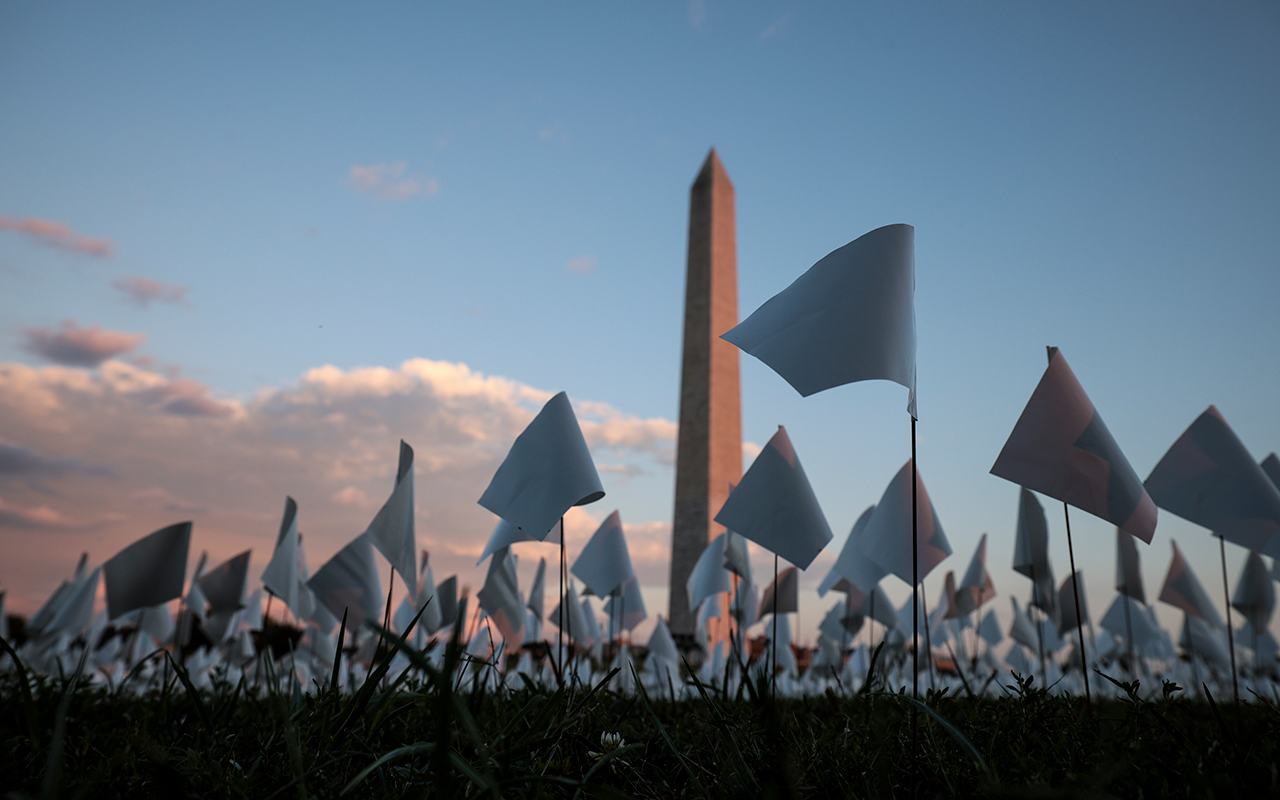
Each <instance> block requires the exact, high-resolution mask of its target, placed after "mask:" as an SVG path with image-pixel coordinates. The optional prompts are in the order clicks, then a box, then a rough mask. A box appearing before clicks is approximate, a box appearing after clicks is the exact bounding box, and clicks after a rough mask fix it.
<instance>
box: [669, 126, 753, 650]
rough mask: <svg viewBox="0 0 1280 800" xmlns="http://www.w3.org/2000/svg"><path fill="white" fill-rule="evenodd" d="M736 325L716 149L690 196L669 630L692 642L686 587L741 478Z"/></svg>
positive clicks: (733, 251) (729, 224)
mask: <svg viewBox="0 0 1280 800" xmlns="http://www.w3.org/2000/svg"><path fill="white" fill-rule="evenodd" d="M737 323H738V255H737V233H736V229H735V224H734V208H733V184H732V183H731V182H730V181H729V175H728V174H727V173H726V172H725V170H724V166H723V165H722V164H721V163H720V158H719V156H717V155H716V151H715V150H712V151H711V153H710V154H709V155H708V156H707V160H706V162H705V163H704V164H703V165H702V170H701V171H700V172H699V173H698V177H697V178H696V179H695V180H694V182H693V188H692V189H691V190H690V192H689V253H688V266H687V271H686V277H685V301H684V351H683V358H682V366H681V371H680V433H679V439H678V441H677V450H676V492H675V495H676V502H675V515H674V519H673V521H672V534H671V600H670V605H669V608H668V616H669V619H670V627H671V633H672V635H673V636H674V637H675V638H676V640H677V642H678V643H679V644H681V645H682V646H688V645H690V644H692V642H693V638H692V637H693V633H694V622H695V620H694V616H693V614H692V612H691V611H690V610H689V600H688V596H687V594H686V591H685V583H686V581H687V580H688V578H689V573H690V572H692V571H693V566H694V564H695V563H696V562H697V560H698V556H699V555H701V554H702V550H703V548H705V547H706V545H707V542H708V541H710V540H711V539H712V538H714V537H715V536H717V535H719V534H720V533H723V532H724V527H723V526H721V525H718V524H717V523H716V522H715V521H714V519H715V515H716V512H717V511H719V510H720V506H721V505H723V504H724V501H725V498H727V497H728V496H729V488H730V486H731V485H733V484H736V483H737V482H738V481H739V480H740V479H741V478H742V403H741V399H740V396H739V387H738V349H737V348H736V347H734V346H733V345H731V344H729V343H728V342H726V341H724V340H723V339H721V338H720V334H722V333H724V332H725V331H727V330H729V329H730V328H732V327H733V326H734V325H736V324H737Z"/></svg>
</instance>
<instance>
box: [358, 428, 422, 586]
mask: <svg viewBox="0 0 1280 800" xmlns="http://www.w3.org/2000/svg"><path fill="white" fill-rule="evenodd" d="M413 512H414V502H413V448H412V447H410V446H409V445H407V444H405V442H404V440H403V439H402V440H401V441H400V464H399V466H398V467H397V468H396V485H395V488H394V489H392V490H391V496H390V497H388V498H387V502H385V503H383V504H382V508H380V509H378V513H377V514H376V515H375V516H374V518H373V522H370V523H369V529H368V530H366V531H365V534H364V535H365V536H366V537H368V539H369V542H370V543H371V544H373V546H374V547H376V548H378V551H379V552H380V553H382V555H383V556H384V557H386V559H387V561H389V562H391V567H392V569H394V570H395V571H396V572H398V573H400V577H401V578H403V579H404V585H405V588H406V589H407V590H408V592H409V594H410V595H412V596H415V597H416V596H417V593H418V571H417V557H418V538H417V534H416V532H415V526H414V519H413V516H414V513H413Z"/></svg>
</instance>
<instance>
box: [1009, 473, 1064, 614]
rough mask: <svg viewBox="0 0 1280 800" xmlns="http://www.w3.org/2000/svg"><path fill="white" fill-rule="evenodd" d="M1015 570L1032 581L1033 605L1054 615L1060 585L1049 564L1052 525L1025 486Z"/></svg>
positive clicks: (1021, 490) (1021, 491)
mask: <svg viewBox="0 0 1280 800" xmlns="http://www.w3.org/2000/svg"><path fill="white" fill-rule="evenodd" d="M1013 569H1014V571H1015V572H1018V573H1020V574H1022V575H1025V576H1027V577H1028V578H1030V579H1031V583H1032V591H1033V597H1032V605H1034V606H1037V607H1038V608H1042V609H1044V610H1045V611H1047V612H1052V611H1053V609H1054V607H1055V602H1056V600H1055V598H1056V596H1057V593H1056V592H1055V591H1054V587H1055V586H1056V585H1057V584H1056V582H1055V581H1054V579H1053V565H1052V564H1050V563H1049V524H1048V522H1047V521H1046V520H1045V518H1044V508H1042V507H1041V505H1040V501H1039V500H1037V499H1036V496H1035V495H1034V494H1032V493H1031V491H1030V490H1029V489H1026V488H1025V487H1019V489H1018V530H1017V534H1016V536H1015V538H1014V545H1013Z"/></svg>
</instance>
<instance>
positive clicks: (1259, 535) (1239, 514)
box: [1146, 406, 1280, 557]
mask: <svg viewBox="0 0 1280 800" xmlns="http://www.w3.org/2000/svg"><path fill="white" fill-rule="evenodd" d="M1146 488H1147V492H1149V493H1150V495H1151V499H1153V500H1154V501H1155V502H1156V505H1158V506H1160V507H1161V508H1163V509H1164V510H1166V511H1169V512H1172V513H1174V514H1177V515H1178V516H1179V517H1182V518H1183V519H1185V520H1187V521H1188V522H1194V523H1195V524H1197V525H1201V526H1203V527H1206V528H1208V529H1209V530H1211V531H1213V532H1214V534H1216V535H1218V536H1221V537H1222V538H1224V539H1226V540H1227V541H1228V542H1232V543H1234V544H1238V545H1240V546H1241V547H1245V548H1247V549H1249V550H1252V551H1253V552H1255V553H1262V554H1263V555H1268V556H1272V557H1277V556H1280V536H1277V535H1276V534H1277V533H1280V490H1278V489H1276V486H1275V484H1274V483H1272V482H1271V479H1270V478H1269V477H1267V474H1266V472H1265V471H1263V469H1262V467H1260V466H1259V465H1258V464H1257V463H1255V462H1254V460H1253V457H1252V456H1250V455H1249V451H1248V450H1246V449H1245V446H1244V444H1242V443H1241V441H1240V440H1239V439H1238V438H1237V437H1236V435H1235V432H1234V431H1232V430H1231V426H1229V425H1228V424H1227V421H1226V420H1225V419H1223V418H1222V414H1221V413H1220V412H1219V411H1218V409H1217V408H1215V407H1214V406H1209V408H1207V409H1206V410H1205V411H1204V413H1202V414H1201V415H1200V416H1199V417H1197V418H1196V421H1195V422H1193V423H1191V426H1190V427H1189V428H1187V429H1186V431H1184V432H1183V434H1182V435H1181V436H1180V437H1178V440H1177V441H1176V442H1174V443H1173V446H1172V447H1170V448H1169V451H1168V452H1167V453H1165V454H1164V457H1163V458H1161V459H1160V463H1158V464H1156V466H1155V469H1153V470H1151V475H1150V476H1148V477H1147V481H1146Z"/></svg>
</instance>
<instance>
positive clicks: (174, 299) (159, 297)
mask: <svg viewBox="0 0 1280 800" xmlns="http://www.w3.org/2000/svg"><path fill="white" fill-rule="evenodd" d="M111 286H112V287H113V288H115V289H117V290H119V291H120V292H122V293H123V294H124V300H125V302H127V303H133V304H134V305H136V306H138V307H139V308H146V307H147V306H149V305H151V303H153V302H155V303H178V304H182V305H186V304H187V303H186V297H187V287H186V286H178V285H176V284H172V283H161V282H160V281H157V280H152V279H151V278H144V277H142V276H140V275H123V276H121V277H119V278H116V279H115V280H114V281H112V282H111Z"/></svg>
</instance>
